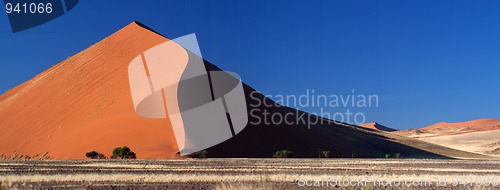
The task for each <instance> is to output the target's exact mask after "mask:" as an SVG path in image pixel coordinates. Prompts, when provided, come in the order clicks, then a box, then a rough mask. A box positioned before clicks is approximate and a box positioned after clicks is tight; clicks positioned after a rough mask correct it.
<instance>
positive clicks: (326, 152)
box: [321, 150, 330, 158]
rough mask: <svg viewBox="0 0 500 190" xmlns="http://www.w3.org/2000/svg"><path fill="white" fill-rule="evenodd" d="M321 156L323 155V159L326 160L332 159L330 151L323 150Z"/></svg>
mask: <svg viewBox="0 0 500 190" xmlns="http://www.w3.org/2000/svg"><path fill="white" fill-rule="evenodd" d="M321 154H322V155H323V157H325V158H329V157H330V151H328V150H323V151H321Z"/></svg>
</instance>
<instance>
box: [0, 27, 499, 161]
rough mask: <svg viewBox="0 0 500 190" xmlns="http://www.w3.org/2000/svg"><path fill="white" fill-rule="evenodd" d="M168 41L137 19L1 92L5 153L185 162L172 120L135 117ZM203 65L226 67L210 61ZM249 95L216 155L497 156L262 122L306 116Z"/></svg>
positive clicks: (345, 127)
mask: <svg viewBox="0 0 500 190" xmlns="http://www.w3.org/2000/svg"><path fill="white" fill-rule="evenodd" d="M167 40H168V39H167V38H165V37H163V36H161V35H159V34H158V33H156V32H154V31H152V30H151V29H149V28H147V27H145V26H144V25H142V24H140V23H137V22H133V23H131V24H129V25H128V26H126V27H124V28H123V29H121V30H119V31H117V32H116V33H114V34H112V35H110V36H109V37H107V38H105V39H103V40H102V41H100V42H98V43H96V44H95V45H93V46H91V47H89V48H87V49H85V50H83V51H82V52H80V53H78V54H76V55H74V56H72V57H70V58H68V59H66V60H64V61H62V62H60V63H58V64H56V65H55V66H53V67H51V68H49V69H47V70H46V71H43V72H42V73H40V74H39V75H37V76H35V77H34V78H32V79H30V80H28V81H26V82H25V83H23V84H21V85H19V86H17V87H15V88H14V89H11V90H9V91H8V92H6V93H5V94H3V95H1V96H0V116H1V117H2V118H1V119H0V131H1V133H0V154H4V155H6V156H10V155H11V154H13V153H15V154H17V155H21V154H23V155H34V154H41V153H43V152H48V155H49V156H51V157H52V158H54V159H83V158H85V156H84V155H85V152H88V151H91V150H96V151H99V152H102V153H104V154H106V155H108V156H109V154H110V152H111V150H112V149H113V148H115V147H118V146H124V145H126V146H128V147H130V148H131V149H132V150H133V151H134V152H136V154H137V157H138V158H143V159H144V158H147V159H153V158H176V157H179V155H178V154H177V152H178V151H179V150H178V148H177V145H176V141H175V137H174V135H173V131H172V126H171V124H170V123H169V122H168V120H167V119H147V118H142V117H140V116H138V115H137V114H136V113H135V111H134V108H133V104H132V98H131V95H130V89H129V81H128V73H127V71H128V70H127V67H128V65H129V63H130V61H131V60H132V59H133V58H134V57H136V56H137V55H139V54H140V53H141V52H143V51H145V50H147V49H149V48H151V47H153V46H155V45H157V44H160V43H162V42H165V41H167ZM205 67H206V69H207V70H220V69H219V68H217V67H216V66H215V65H213V64H211V63H209V62H205ZM263 69H265V68H263ZM243 80H244V78H243ZM270 80H271V79H270ZM244 91H245V94H246V100H247V104H248V111H249V124H248V125H247V127H246V128H245V129H244V130H243V131H241V132H240V133H239V134H238V135H236V136H235V137H233V138H231V139H229V140H227V141H225V142H223V143H220V144H218V145H216V146H214V147H211V148H209V149H208V151H209V156H210V157H270V156H272V154H273V153H274V151H276V150H282V149H286V150H291V151H293V152H294V153H295V156H296V157H318V153H319V152H320V150H330V151H331V157H374V158H382V157H383V156H384V155H385V154H386V153H392V154H395V153H401V155H402V157H407V158H410V157H411V158H482V159H487V158H491V157H489V156H484V155H480V154H474V153H469V152H465V151H460V150H456V149H451V148H448V147H444V146H439V145H435V144H432V143H428V142H424V141H421V140H418V139H414V138H409V137H404V136H400V135H397V134H392V133H388V132H384V131H383V130H382V131H381V130H371V129H366V128H363V127H358V126H355V125H350V124H345V123H338V122H333V121H330V120H328V121H330V123H327V124H316V125H312V126H310V129H309V126H307V124H303V123H294V124H286V123H279V124H269V125H267V124H263V123H259V122H258V117H264V111H267V112H268V113H272V114H282V115H285V114H287V113H292V114H296V115H301V114H306V115H307V113H305V112H301V111H298V110H295V109H292V108H288V107H285V106H281V105H277V104H273V106H264V105H259V106H252V105H256V104H257V103H258V100H259V99H260V101H263V102H266V103H267V104H272V103H274V102H273V101H272V100H270V99H267V98H266V97H265V96H264V95H262V94H260V93H258V92H257V91H256V90H255V89H253V88H251V87H250V86H248V85H246V84H244ZM250 94H254V95H255V96H254V97H250ZM250 113H252V114H253V115H250ZM310 117H311V118H312V119H316V120H326V119H324V118H320V117H317V116H314V115H312V116H310ZM256 123H259V124H256Z"/></svg>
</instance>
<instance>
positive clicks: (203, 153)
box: [189, 150, 208, 158]
mask: <svg viewBox="0 0 500 190" xmlns="http://www.w3.org/2000/svg"><path fill="white" fill-rule="evenodd" d="M189 156H190V157H191V158H207V157H208V151H206V150H200V151H198V152H193V153H191V154H189Z"/></svg>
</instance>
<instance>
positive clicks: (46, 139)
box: [0, 22, 178, 159]
mask: <svg viewBox="0 0 500 190" xmlns="http://www.w3.org/2000/svg"><path fill="white" fill-rule="evenodd" d="M167 40H168V39H166V38H165V37H162V36H160V35H158V34H156V33H154V32H152V31H150V30H146V29H144V28H143V27H141V26H139V24H138V23H136V22H133V23H131V24H129V25H128V26H126V27H125V28H123V29H121V30H119V31H117V32H116V33H114V34H113V35H111V36H109V37H107V38H106V39H104V40H102V41H100V42H98V43H96V44H95V45H93V46H91V47H89V48H87V49H86V50H84V51H82V52H80V53H78V54H76V55H74V56H72V57H70V58H68V59H66V60H64V61H62V62H61V63H59V64H57V65H55V66H53V67H51V68H50V69H48V70H46V71H44V72H42V73H40V74H39V75H37V76H36V77H34V78H32V79H31V80H29V81H27V82H25V83H23V84H21V85H19V86H17V87H15V88H13V89H11V90H9V91H8V92H6V93H5V94H3V95H1V96H0V115H1V117H2V119H1V120H0V131H2V132H1V133H0V154H4V155H6V156H10V155H11V154H13V153H17V154H18V155H20V154H24V155H29V156H31V155H34V154H40V153H43V152H46V151H47V152H49V155H50V156H51V157H53V158H58V159H65V158H84V155H85V152H88V151H91V150H97V151H99V152H102V153H104V154H106V155H107V156H109V154H110V152H111V151H112V150H113V148H115V147H118V146H124V145H126V146H129V147H130V148H131V149H132V151H135V152H136V153H137V155H138V157H139V158H141V157H142V158H169V157H173V156H174V155H175V153H176V152H177V151H178V150H177V148H176V147H175V140H174V139H173V138H171V137H172V134H173V131H172V130H171V127H170V126H169V123H168V122H167V121H166V119H146V118H141V117H139V116H138V115H137V114H136V113H135V112H134V109H133V106H132V105H133V104H132V99H131V96H130V90H129V82H128V74H127V71H128V70H127V67H128V64H129V63H130V61H131V60H132V59H133V58H134V57H136V56H137V55H139V53H141V52H143V51H144V50H147V49H149V48H151V47H153V46H155V45H157V44H160V43H162V42H165V41H167ZM95 142H98V143H95Z"/></svg>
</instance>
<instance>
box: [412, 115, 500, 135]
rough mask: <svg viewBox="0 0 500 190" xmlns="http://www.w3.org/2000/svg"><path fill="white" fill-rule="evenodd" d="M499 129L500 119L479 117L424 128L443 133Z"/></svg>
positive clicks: (427, 130)
mask: <svg viewBox="0 0 500 190" xmlns="http://www.w3.org/2000/svg"><path fill="white" fill-rule="evenodd" d="M497 129H500V119H478V120H473V121H466V122H458V123H446V122H440V123H436V124H434V125H430V126H427V127H424V128H422V130H423V131H426V132H430V133H435V134H441V135H444V134H461V133H470V132H476V131H490V130H497Z"/></svg>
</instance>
